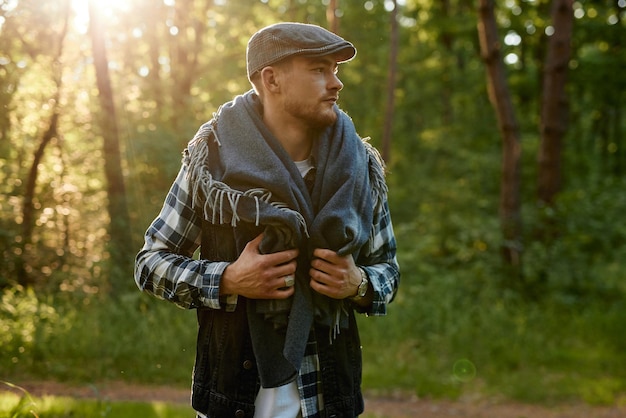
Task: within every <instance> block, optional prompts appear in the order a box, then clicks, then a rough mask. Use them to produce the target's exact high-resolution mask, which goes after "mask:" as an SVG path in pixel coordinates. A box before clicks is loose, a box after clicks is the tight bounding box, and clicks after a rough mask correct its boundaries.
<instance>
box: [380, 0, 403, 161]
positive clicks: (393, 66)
mask: <svg viewBox="0 0 626 418" xmlns="http://www.w3.org/2000/svg"><path fill="white" fill-rule="evenodd" d="M397 9H398V2H397V1H396V0H393V10H392V11H391V13H390V14H389V19H390V23H391V36H390V37H389V70H388V71H387V104H386V110H385V125H384V128H383V149H382V157H383V160H385V161H387V162H389V161H390V160H391V136H392V134H393V115H394V107H395V97H396V95H395V91H396V74H397V67H398V65H397V61H398V42H399V39H398V10H397Z"/></svg>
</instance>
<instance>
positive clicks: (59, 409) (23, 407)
mask: <svg viewBox="0 0 626 418" xmlns="http://www.w3.org/2000/svg"><path fill="white" fill-rule="evenodd" d="M0 414H7V415H2V416H3V417H4V416H6V417H7V418H30V417H37V418H69V417H77V416H78V417H82V418H95V417H98V418H106V417H111V418H113V417H114V418H136V417H142V418H184V417H189V416H191V415H192V414H193V410H192V409H191V407H189V406H185V405H176V404H167V403H164V402H143V403H142V402H111V401H108V400H106V399H100V400H79V399H70V398H65V397H52V396H46V397H42V398H35V399H33V398H31V397H30V395H28V394H27V393H24V395H23V396H22V397H18V396H16V395H12V394H0Z"/></svg>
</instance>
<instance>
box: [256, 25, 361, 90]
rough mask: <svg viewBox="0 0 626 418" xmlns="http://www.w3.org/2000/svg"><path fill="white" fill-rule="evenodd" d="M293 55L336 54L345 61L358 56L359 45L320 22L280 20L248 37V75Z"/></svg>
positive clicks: (339, 59)
mask: <svg viewBox="0 0 626 418" xmlns="http://www.w3.org/2000/svg"><path fill="white" fill-rule="evenodd" d="M292 55H306V56H312V57H319V56H323V55H334V56H335V57H336V59H337V62H339V63H341V62H346V61H350V60H351V59H352V58H354V56H355V55H356V48H355V47H354V45H352V44H351V43H350V42H348V41H346V40H345V39H343V38H342V37H340V36H338V35H335V34H334V33H332V32H330V31H328V30H326V29H324V28H322V27H320V26H317V25H309V24H306V23H293V22H284V23H276V24H274V25H270V26H267V27H265V28H263V29H261V30H259V31H258V32H257V33H255V34H254V35H252V37H251V38H250V40H249V41H248V48H247V50H246V58H247V67H248V78H249V79H250V78H251V77H252V75H253V74H254V73H256V72H257V71H260V70H262V69H263V68H264V67H267V66H268V65H272V64H275V63H277V62H278V61H280V60H283V59H285V58H287V57H290V56H292Z"/></svg>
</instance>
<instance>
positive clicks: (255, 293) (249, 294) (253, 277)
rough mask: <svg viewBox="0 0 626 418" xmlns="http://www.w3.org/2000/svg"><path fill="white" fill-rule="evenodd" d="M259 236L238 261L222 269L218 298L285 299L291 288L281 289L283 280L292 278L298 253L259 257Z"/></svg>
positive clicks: (283, 252) (287, 252)
mask: <svg viewBox="0 0 626 418" xmlns="http://www.w3.org/2000/svg"><path fill="white" fill-rule="evenodd" d="M262 239H263V234H261V235H259V236H258V237H256V238H255V239H253V240H252V241H250V242H249V243H248V244H246V247H245V248H244V249H243V252H242V253H241V254H240V255H239V258H238V259H237V260H236V261H235V262H233V263H232V264H230V265H229V266H228V267H226V270H224V273H223V274H222V281H221V283H220V294H223V295H241V296H244V297H246V298H248V299H286V298H288V297H289V296H291V295H293V292H294V286H291V287H285V276H289V275H291V276H292V277H293V275H295V273H296V266H297V263H296V257H297V256H298V250H297V249H292V250H285V251H280V252H277V253H272V254H261V253H260V252H259V244H260V243H261V240H262Z"/></svg>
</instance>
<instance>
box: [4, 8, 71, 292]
mask: <svg viewBox="0 0 626 418" xmlns="http://www.w3.org/2000/svg"><path fill="white" fill-rule="evenodd" d="M64 7H65V9H64V12H65V14H64V21H63V26H62V29H61V32H60V33H59V37H58V43H57V50H56V51H55V52H56V53H55V55H54V56H53V57H52V61H53V62H56V63H60V62H61V57H62V55H63V43H64V42H65V36H66V34H67V27H68V23H69V10H70V8H69V1H66V2H65V4H64ZM62 68H63V66H62V65H58V66H55V70H56V71H53V78H54V84H55V87H56V91H55V92H54V97H53V98H52V102H53V103H54V104H53V107H52V114H51V116H50V122H49V123H48V128H47V129H46V131H45V132H44V134H43V135H42V137H41V142H40V143H39V146H38V147H37V150H36V151H35V153H34V154H33V162H32V164H31V166H30V170H29V171H28V178H27V179H26V188H25V190H24V203H23V206H22V239H21V241H20V244H19V245H20V249H21V254H20V259H19V260H18V261H17V266H16V267H17V271H16V272H17V282H18V283H19V284H20V285H22V286H29V285H32V284H34V282H35V280H34V278H33V277H32V276H31V275H30V274H29V273H28V261H27V260H28V259H29V258H30V257H29V249H30V247H31V244H32V243H33V229H34V226H35V190H36V188H37V178H38V177H39V165H40V164H41V161H42V159H43V157H44V153H45V151H46V148H47V146H48V145H49V144H50V142H51V141H52V139H54V138H56V136H57V134H58V125H59V102H60V98H61V88H62V84H63V69H62Z"/></svg>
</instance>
